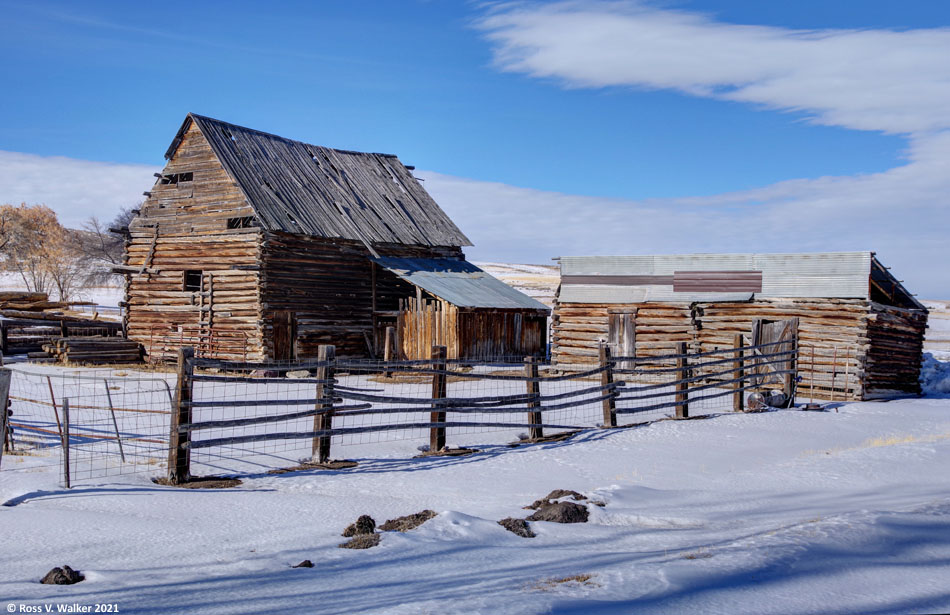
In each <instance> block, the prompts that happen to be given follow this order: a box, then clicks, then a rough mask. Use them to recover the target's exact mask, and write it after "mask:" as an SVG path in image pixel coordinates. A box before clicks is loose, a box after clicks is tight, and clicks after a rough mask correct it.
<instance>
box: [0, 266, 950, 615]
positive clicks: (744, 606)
mask: <svg viewBox="0 0 950 615" xmlns="http://www.w3.org/2000/svg"><path fill="white" fill-rule="evenodd" d="M505 267H514V269H512V270H511V271H510V272H509V273H510V274H511V275H514V276H515V277H519V276H530V275H533V274H534V273H537V274H538V275H540V276H541V277H545V278H548V277H551V276H550V275H549V273H548V272H547V271H546V270H544V271H537V272H533V271H529V270H528V269H525V268H524V267H522V268H521V269H518V267H521V266H511V265H506V266H505ZM555 277H556V273H555ZM532 294H535V293H532ZM536 296H540V295H539V294H536ZM106 302H107V300H104V301H103V303H106ZM928 303H941V305H934V306H932V307H933V308H935V309H934V313H932V316H931V330H930V331H928V348H927V350H928V352H930V353H931V356H929V357H928V358H927V360H926V362H925V369H924V374H925V376H926V377H927V378H928V381H927V383H926V386H925V390H926V391H928V393H929V395H928V396H927V397H924V398H921V399H913V400H900V401H891V402H865V403H854V404H846V405H838V407H837V408H831V409H830V410H829V411H827V412H802V411H797V410H787V411H774V412H768V413H763V414H747V415H746V414H744V415H732V414H718V415H716V416H713V417H712V418H708V419H705V420H690V421H658V422H654V423H652V424H648V425H644V426H640V427H635V428H630V429H619V430H610V431H602V430H591V431H587V432H584V433H582V434H581V435H579V436H577V437H575V438H574V439H573V440H571V441H568V442H558V443H548V444H535V445H525V446H519V447H517V448H508V447H506V446H504V445H502V444H498V442H502V441H504V440H503V439H499V434H498V433H494V434H484V435H479V434H468V435H466V437H465V443H467V444H475V445H480V446H479V448H480V449H481V452H480V453H479V454H477V455H474V456H470V457H457V458H452V457H431V458H425V459H413V458H411V456H412V455H413V454H415V453H416V451H415V444H416V443H417V442H414V441H407V440H395V441H380V442H373V443H372V444H371V445H369V444H367V445H354V446H340V447H336V448H335V449H334V452H335V453H337V454H338V455H339V456H345V457H347V458H350V459H355V460H357V461H359V466H358V467H357V468H354V469H349V470H341V471H322V470H309V471H302V472H293V473H287V474H280V475H271V474H267V473H264V472H261V473H258V474H252V475H250V476H245V477H244V484H243V485H241V486H239V487H237V488H233V489H226V490H184V489H175V488H170V487H163V486H159V485H156V484H154V483H152V482H151V480H150V478H151V476H153V475H156V474H159V473H161V472H162V470H161V468H160V467H159V466H158V465H157V464H156V467H155V471H154V472H144V473H137V474H129V475H122V476H114V477H109V478H93V479H85V480H81V481H79V482H78V483H76V485H75V486H74V488H73V489H71V490H66V489H63V488H62V487H61V486H60V481H61V478H60V475H59V468H58V465H57V461H58V458H57V456H56V453H55V451H51V452H46V453H43V452H40V453H35V454H31V455H4V457H3V460H2V466H0V502H5V503H6V504H7V505H5V506H0V534H2V538H0V608H3V607H4V606H6V607H7V608H8V609H9V608H10V607H9V605H13V612H25V610H20V609H21V606H22V607H23V608H24V609H25V608H26V607H30V606H34V607H35V606H41V607H42V606H44V605H51V606H52V608H53V610H54V611H55V610H56V606H55V605H72V604H79V605H88V606H92V605H94V604H97V603H99V604H101V603H105V604H115V605H118V609H119V612H122V613H209V614H211V613H214V614H216V613H287V612H294V613H296V612H307V613H392V614H409V613H439V614H442V613H466V614H469V613H628V612H634V611H635V612H644V613H681V612H702V613H730V614H731V613H783V614H784V613H827V612H834V613H872V614H874V613H906V612H925V613H927V612H929V613H934V612H948V611H950V475H948V473H947V472H945V471H944V470H943V469H944V468H946V467H947V466H948V464H950V364H948V363H947V360H948V359H950V346H948V347H947V348H946V349H945V350H944V349H942V348H941V347H940V346H939V344H940V343H941V339H942V338H941V335H943V334H942V333H941V332H946V333H948V341H950V326H946V327H945V326H943V325H944V324H948V325H950V308H948V305H943V304H944V303H946V302H928ZM944 311H946V312H947V318H946V319H944V317H943V316H939V315H938V316H937V317H936V318H935V317H934V316H935V314H941V313H943V312H944ZM944 321H946V322H944ZM24 369H26V368H24ZM29 369H30V370H33V371H37V372H38V373H42V372H43V371H44V370H53V371H52V373H55V370H56V369H58V368H52V367H40V366H30V367H29ZM96 386H99V385H98V384H97V385H96ZM156 386H157V385H156ZM96 390H98V389H96ZM123 391H125V389H121V390H115V391H113V394H114V395H115V396H116V403H117V404H119V405H121V401H122V399H123V398H122V397H121V396H122V395H133V393H132V392H123ZM159 391H161V388H159ZM98 394H100V395H102V394H104V392H100V393H98ZM96 403H99V402H96ZM120 420H122V418H121V415H120ZM125 420H129V419H128V418H126V419H125ZM124 429H125V427H124V426H123V430H124ZM480 440H481V442H480ZM492 443H494V444H492ZM295 454H296V452H295V453H292V454H291V453H288V457H289V458H290V457H293V455H295ZM556 488H564V489H574V490H577V491H580V492H582V493H584V494H585V495H586V496H587V497H588V498H590V500H592V501H599V502H603V503H604V504H605V506H603V507H599V506H595V505H589V506H588V508H589V510H590V520H589V522H588V523H586V524H571V525H559V524H554V523H546V522H532V523H531V527H532V529H533V530H534V532H536V533H537V535H538V536H537V537H536V538H531V539H525V538H519V537H517V536H515V535H514V534H512V533H509V532H507V531H506V530H504V529H503V528H502V527H501V526H499V525H498V524H497V523H496V522H497V521H498V520H499V519H502V518H505V517H509V516H510V517H525V516H527V515H528V514H530V512H531V511H528V510H523V509H522V506H525V505H527V504H530V503H531V502H532V501H534V500H536V499H538V498H541V497H543V496H545V495H546V494H547V493H548V492H549V491H551V490H552V489H556ZM427 508H428V509H432V510H435V511H436V512H438V513H439V514H438V516H437V517H436V518H434V519H432V520H430V521H428V522H427V523H425V524H424V525H422V526H421V527H420V528H418V529H415V530H412V531H410V532H408V533H405V534H401V533H397V532H387V533H384V535H383V536H382V541H381V544H380V546H378V547H376V548H372V549H368V550H347V549H339V548H337V545H338V544H340V543H341V542H343V541H344V539H343V538H342V537H341V536H340V533H341V531H342V530H343V528H344V527H345V526H346V525H348V524H349V523H352V522H353V521H354V520H355V519H356V518H357V517H358V516H359V515H361V514H369V515H371V516H373V517H374V518H375V519H376V521H377V523H381V522H382V521H385V520H386V519H391V518H394V517H397V516H400V515H406V514H410V513H415V512H418V511H421V510H423V509H427ZM304 559H309V560H311V561H312V562H313V563H314V564H315V567H314V568H310V569H308V568H298V569H294V568H291V566H292V565H294V564H296V563H298V562H300V561H301V560H304ZM63 564H68V565H70V566H72V567H74V568H76V569H79V570H81V571H82V572H83V574H85V575H86V580H85V581H84V582H82V583H80V584H77V585H73V586H47V585H41V584H39V583H38V580H39V579H40V578H41V577H42V576H43V575H44V574H45V573H46V572H47V571H48V570H49V569H50V568H52V567H54V566H60V565H63ZM571 578H573V580H571Z"/></svg>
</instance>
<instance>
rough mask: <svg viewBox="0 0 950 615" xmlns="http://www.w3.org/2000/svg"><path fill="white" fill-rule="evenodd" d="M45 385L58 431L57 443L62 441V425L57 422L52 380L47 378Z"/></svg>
mask: <svg viewBox="0 0 950 615" xmlns="http://www.w3.org/2000/svg"><path fill="white" fill-rule="evenodd" d="M46 384H47V386H49V400H50V402H51V403H52V404H53V416H55V417H56V429H58V430H59V441H60V442H62V441H63V425H62V424H61V423H60V422H59V410H57V408H56V395H54V394H53V380H52V379H51V378H50V377H49V376H47V377H46Z"/></svg>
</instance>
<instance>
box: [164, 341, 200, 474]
mask: <svg viewBox="0 0 950 615" xmlns="http://www.w3.org/2000/svg"><path fill="white" fill-rule="evenodd" d="M194 358H195V349H194V348H191V347H186V348H179V349H178V383H177V385H176V386H175V403H174V404H173V405H172V419H171V429H170V431H169V434H168V481H169V482H170V483H172V484H174V485H180V484H182V483H184V482H187V481H188V479H189V478H190V477H191V451H190V450H189V449H188V448H187V444H188V442H190V441H191V432H189V431H186V432H183V433H180V432H179V431H178V427H179V426H181V425H189V424H190V423H191V392H192V385H193V382H192V376H194V373H195V364H194Z"/></svg>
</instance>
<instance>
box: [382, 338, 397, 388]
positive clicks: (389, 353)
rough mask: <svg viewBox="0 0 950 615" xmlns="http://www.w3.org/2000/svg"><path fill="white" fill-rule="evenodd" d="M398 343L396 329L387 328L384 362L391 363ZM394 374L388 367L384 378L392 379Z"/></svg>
mask: <svg viewBox="0 0 950 615" xmlns="http://www.w3.org/2000/svg"><path fill="white" fill-rule="evenodd" d="M395 343H396V327H386V340H385V344H384V345H383V362H384V363H389V362H390V361H392V360H393V344H395ZM392 377H393V372H392V370H390V369H389V368H388V367H387V368H386V371H385V372H383V378H392Z"/></svg>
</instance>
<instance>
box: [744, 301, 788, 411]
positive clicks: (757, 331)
mask: <svg viewBox="0 0 950 615" xmlns="http://www.w3.org/2000/svg"><path fill="white" fill-rule="evenodd" d="M776 342H780V343H776ZM762 344H770V345H768V346H766V347H765V348H760V349H758V350H753V351H752V355H753V356H754V357H755V368H754V369H755V373H756V374H758V375H759V376H760V378H758V379H757V381H758V384H759V385H760V386H763V387H767V388H771V389H778V388H781V389H783V390H784V391H785V393H786V395H788V397H789V399H788V403H789V404H790V403H791V402H792V400H791V390H792V382H793V380H794V378H795V374H794V373H777V372H789V371H793V370H794V369H795V355H793V354H790V355H782V356H778V357H770V356H768V355H773V354H775V353H779V352H789V351H793V350H795V349H796V348H798V319H797V318H791V319H789V320H756V321H754V322H753V323H752V345H753V346H760V345H762Z"/></svg>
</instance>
